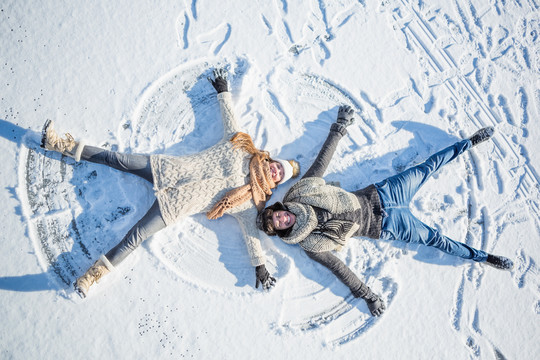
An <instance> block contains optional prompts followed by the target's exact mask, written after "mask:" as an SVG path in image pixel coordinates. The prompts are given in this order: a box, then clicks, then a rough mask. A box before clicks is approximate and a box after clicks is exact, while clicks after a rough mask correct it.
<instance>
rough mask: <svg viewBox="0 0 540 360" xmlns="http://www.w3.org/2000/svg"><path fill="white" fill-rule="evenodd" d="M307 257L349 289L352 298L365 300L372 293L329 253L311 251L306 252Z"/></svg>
mask: <svg viewBox="0 0 540 360" xmlns="http://www.w3.org/2000/svg"><path fill="white" fill-rule="evenodd" d="M306 254H307V256H309V257H310V258H311V259H312V260H315V261H316V262H318V263H319V264H321V265H323V266H324V267H326V268H327V269H329V270H330V271H332V273H333V274H334V275H336V277H337V278H338V279H339V280H340V281H341V282H342V283H344V284H345V285H347V287H348V288H349V289H351V292H352V294H353V295H354V297H360V298H365V297H369V296H370V295H371V294H372V292H371V289H370V288H369V287H368V286H367V285H366V284H364V283H363V282H362V281H361V280H360V279H359V278H358V276H356V275H355V273H353V272H352V270H351V269H350V268H349V267H348V266H347V265H345V264H344V263H343V261H341V260H340V259H339V258H338V257H337V256H335V255H334V254H332V253H331V252H330V251H325V252H320V253H315V252H311V251H306Z"/></svg>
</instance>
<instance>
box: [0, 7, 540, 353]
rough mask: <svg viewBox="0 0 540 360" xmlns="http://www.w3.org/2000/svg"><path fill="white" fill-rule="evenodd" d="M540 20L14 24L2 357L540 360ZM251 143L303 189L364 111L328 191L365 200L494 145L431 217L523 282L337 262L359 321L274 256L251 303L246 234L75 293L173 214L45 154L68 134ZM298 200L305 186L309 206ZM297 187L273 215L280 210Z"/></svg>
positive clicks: (441, 186) (446, 174)
mask: <svg viewBox="0 0 540 360" xmlns="http://www.w3.org/2000/svg"><path fill="white" fill-rule="evenodd" d="M539 9H540V2H539V1H538V0H519V1H517V0H516V1H509V0H490V1H480V0H468V1H457V0H453V1H444V0H435V1H431V2H424V1H421V0H420V1H413V0H379V1H376V2H369V1H365V0H333V1H330V0H318V1H316V0H308V1H287V0H271V1H246V0H244V1H234V2H233V1H230V2H224V1H216V0H199V1H197V0H192V1H188V0H183V1H180V0H175V1H170V0H163V1H159V2H157V1H127V0H119V1H104V0H101V1H99V0H98V1H91V2H84V4H82V3H80V2H74V1H45V0H44V1H39V2H36V1H15V0H4V1H3V2H2V3H1V4H0V19H1V21H0V41H1V42H0V48H1V49H2V51H1V55H0V59H1V61H0V74H1V82H2V88H3V90H2V94H1V99H0V149H1V150H0V153H1V155H0V161H1V162H2V166H1V168H0V175H1V176H0V179H1V180H0V181H1V183H2V187H3V188H4V191H3V192H2V197H1V199H0V201H1V202H2V203H3V204H4V205H3V206H2V207H1V209H0V216H1V217H2V222H1V234H2V240H1V241H0V264H1V266H0V319H1V325H0V359H94V358H102V359H133V358H141V359H154V358H160V359H168V358H175V359H178V358H196V359H216V358H217V359H283V358H288V359H299V358H303V359H304V358H313V359H334V358H335V359H349V358H367V359H413V358H414V359H433V358H436V359H467V358H469V359H538V358H539V357H540V341H538V339H539V338H540V265H539V263H540V245H539V241H538V238H539V233H540V223H539V213H540V192H539V187H538V180H539V175H538V168H539V167H540V143H538V142H537V140H534V139H538V138H539V136H540V134H539V132H540V124H539V122H538V120H535V119H538V116H539V114H540V90H539V88H540V39H539V36H540V11H539ZM223 65H225V66H228V68H229V70H230V72H231V89H232V95H233V101H234V105H235V110H236V113H237V115H238V118H239V122H240V125H241V127H242V128H243V129H244V130H245V131H247V132H248V133H249V134H251V135H252V136H253V137H254V138H255V142H256V144H257V145H258V146H260V147H261V148H265V149H267V150H269V151H270V152H271V154H272V155H273V156H279V157H281V158H295V159H297V160H298V161H299V162H300V163H301V165H302V166H303V168H304V170H305V169H306V168H307V167H308V166H309V165H310V163H311V162H312V161H313V159H314V157H315V155H316V153H317V151H318V149H319V147H320V146H321V145H322V142H323V141H324V139H325V137H326V135H327V131H328V129H329V127H330V124H331V123H332V122H333V121H334V120H335V117H336V113H337V108H338V106H339V105H340V104H350V105H352V106H353V107H354V108H355V109H356V111H357V116H356V123H355V124H354V125H353V126H352V127H351V128H350V132H349V135H348V136H347V137H346V138H345V139H343V140H342V142H341V144H340V146H339V148H338V151H337V154H336V155H335V157H334V159H333V161H332V163H331V165H330V168H329V170H328V174H327V179H328V180H332V181H339V182H340V183H341V185H342V186H343V187H344V188H346V189H348V190H355V189H358V188H361V187H364V186H367V185H369V184H371V183H373V182H375V181H378V180H381V179H383V178H385V177H387V176H389V175H393V174H395V173H397V172H398V171H401V170H403V169H405V168H407V167H409V166H411V165H414V164H416V163H418V162H421V161H422V160H424V159H425V158H426V157H427V156H428V155H430V154H431V153H434V152H435V151H437V150H439V149H441V148H443V147H445V146H447V145H449V144H451V143H452V142H454V141H456V140H457V139H461V138H463V137H466V136H468V135H470V134H472V133H473V132H474V131H475V130H476V129H478V128H480V127H483V126H486V125H493V126H495V128H496V130H497V132H496V135H495V137H494V139H493V141H490V142H488V143H486V144H482V145H481V146H479V147H477V148H475V149H473V150H472V151H470V152H468V153H466V154H465V155H463V156H461V157H460V158H459V159H458V160H456V161H455V162H453V163H452V164H449V165H448V166H446V167H445V168H444V169H442V171H440V173H438V174H437V175H436V176H434V178H433V179H431V180H430V181H429V182H428V183H427V184H426V185H425V187H424V188H423V189H422V190H421V191H420V193H419V194H418V196H417V197H416V198H415V199H414V201H413V203H412V204H411V207H412V208H413V211H414V212H415V214H417V215H418V216H419V217H420V218H421V219H422V220H424V221H425V222H427V223H429V224H432V225H434V226H436V227H437V228H438V229H440V230H441V231H442V232H444V233H445V234H447V235H449V236H451V237H453V238H455V239H457V240H461V241H465V242H467V243H468V244H470V245H472V246H475V247H478V248H482V249H484V250H486V251H488V252H494V253H497V254H502V255H506V256H509V257H511V258H512V259H513V260H514V261H515V268H514V270H513V271H512V272H503V271H498V270H495V269H493V268H490V267H486V266H483V265H480V264H476V263H472V262H469V261H464V260H461V259H457V258H454V257H451V256H448V255H445V254H443V253H441V252H438V251H437V250H434V249H430V248H426V247H421V246H412V245H405V244H403V243H398V242H393V243H392V242H387V241H386V242H385V241H372V240H366V239H352V240H351V241H350V243H349V244H348V246H347V247H346V248H345V249H344V250H343V251H342V252H341V253H339V256H340V257H341V258H342V259H343V260H344V261H345V262H346V263H347V264H348V265H349V266H351V267H352V269H353V270H354V271H355V272H356V273H357V274H358V275H359V276H360V277H361V278H363V279H365V281H366V282H367V283H368V284H369V285H370V286H371V287H372V288H373V289H374V290H375V291H376V292H378V293H380V294H382V295H383V296H384V297H385V298H386V299H387V301H388V302H389V304H388V309H387V311H386V312H385V314H384V315H383V316H382V317H381V318H379V319H375V318H373V317H370V316H369V315H368V313H367V307H366V306H365V304H364V302H363V301H362V300H357V299H354V298H352V296H351V295H350V293H349V291H348V290H347V288H346V287H345V286H344V285H342V284H341V283H339V281H337V279H335V278H334V277H333V275H331V274H329V273H328V272H327V271H326V270H325V269H323V268H321V267H320V266H318V265H316V264H314V263H312V262H311V261H310V260H309V259H308V258H307V257H306V256H305V255H304V254H303V253H302V251H301V250H300V249H299V248H298V247H295V246H287V245H285V244H284V243H282V242H281V241H280V240H279V239H278V238H268V237H266V236H263V237H262V242H263V247H264V250H265V252H266V255H267V258H268V267H269V269H270V271H271V272H272V273H273V274H274V275H275V276H276V277H277V279H278V282H277V286H276V288H274V289H272V290H271V291H270V292H268V293H265V292H261V291H257V290H255V289H254V287H253V285H254V283H255V279H254V271H253V269H252V267H251V266H250V264H249V261H248V256H247V252H246V250H245V248H244V243H243V240H242V238H241V233H240V230H239V228H238V226H237V224H236V222H235V220H234V219H232V218H230V217H225V218H224V219H221V220H218V221H212V222H210V221H208V220H206V219H205V218H204V216H195V217H192V218H186V219H185V220H182V221H181V222H179V223H178V224H177V225H176V226H173V227H170V228H167V229H165V230H164V231H162V232H160V233H158V234H157V235H155V236H154V237H153V238H151V239H149V240H148V241H146V242H145V243H144V244H143V245H142V246H141V247H140V248H139V249H137V251H136V252H135V253H134V254H133V255H132V256H130V257H129V258H128V259H127V260H126V261H125V262H124V263H122V264H121V265H120V266H119V267H118V269H117V271H115V272H114V273H113V274H111V275H108V276H107V277H106V278H105V279H103V281H101V282H100V284H98V285H97V286H96V287H95V288H93V289H92V292H91V296H90V297H89V298H88V299H86V300H79V299H78V298H77V297H75V296H73V293H72V292H71V290H70V286H69V283H70V282H72V281H73V280H74V279H75V278H76V277H77V276H79V275H81V274H82V273H83V272H84V271H85V270H86V268H87V267H88V266H90V265H91V264H92V262H93V261H94V260H95V259H97V257H98V256H99V255H100V254H101V253H103V252H105V251H107V250H108V249H110V248H111V247H112V246H113V245H115V244H116V243H117V242H118V241H119V239H120V238H121V237H122V236H123V234H124V233H125V232H126V231H127V230H128V229H129V228H130V227H131V226H132V225H133V224H134V223H135V222H136V221H137V219H138V218H140V217H141V216H142V215H143V214H144V213H145V212H146V210H147V209H148V207H149V206H150V204H151V203H152V201H153V194H152V189H151V187H150V186H149V185H148V184H146V183H145V182H144V181H143V180H140V179H138V178H136V177H134V176H130V175H126V174H122V173H119V172H117V171H113V170H110V169H108V168H105V167H102V166H97V165H94V164H88V163H84V162H81V163H75V162H74V161H73V160H72V159H66V158H61V157H60V156H59V154H52V153H49V152H44V151H43V150H41V149H39V147H38V141H39V132H40V130H41V127H42V125H43V123H44V121H45V119H47V118H51V119H54V120H55V122H56V127H57V128H58V129H59V130H60V131H69V132H70V133H71V134H73V135H74V136H75V137H76V138H79V139H85V140H86V141H87V142H88V143H90V144H95V145H98V146H103V147H106V148H111V149H115V150H121V151H127V152H139V153H170V154H187V153H194V152H198V151H200V150H202V149H204V148H207V147H209V146H211V145H212V144H214V143H215V142H216V141H218V139H220V137H221V132H222V125H221V121H220V117H219V111H218V105H217V101H216V98H215V94H214V90H213V89H212V87H211V86H210V84H209V83H208V82H207V81H206V79H205V78H206V76H208V75H209V74H210V69H211V68H213V67H215V66H223ZM290 185H291V184H290V183H289V184H288V186H290ZM288 186H284V187H282V188H280V189H279V190H278V191H277V192H276V193H275V194H274V196H273V198H272V199H271V202H273V201H275V200H279V199H280V198H281V197H282V196H283V195H284V193H285V191H286V190H287V188H288Z"/></svg>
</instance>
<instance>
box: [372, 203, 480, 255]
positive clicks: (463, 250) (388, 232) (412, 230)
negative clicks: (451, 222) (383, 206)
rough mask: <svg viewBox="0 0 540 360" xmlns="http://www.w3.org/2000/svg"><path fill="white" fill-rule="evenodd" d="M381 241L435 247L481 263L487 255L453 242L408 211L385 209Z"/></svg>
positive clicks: (403, 209)
mask: <svg viewBox="0 0 540 360" xmlns="http://www.w3.org/2000/svg"><path fill="white" fill-rule="evenodd" d="M381 238H382V239H385V240H401V241H405V242H408V243H418V244H424V245H427V246H432V247H435V248H437V249H439V250H441V251H444V252H445V253H447V254H450V255H454V256H459V257H461V258H464V259H471V260H474V261H479V262H483V261H486V259H487V253H486V252H485V251H483V250H477V249H475V248H472V247H470V246H469V245H467V244H463V243H460V242H458V241H454V240H452V239H450V238H448V237H446V236H444V235H443V234H441V233H440V232H439V231H437V230H435V229H433V228H431V227H429V226H427V225H426V224H424V223H423V222H421V221H420V220H418V219H417V218H416V217H415V216H414V215H413V214H412V213H411V211H410V210H409V209H405V208H396V209H387V210H386V216H385V217H384V218H383V224H382V235H381Z"/></svg>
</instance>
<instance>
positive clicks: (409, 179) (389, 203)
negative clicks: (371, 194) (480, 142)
mask: <svg viewBox="0 0 540 360" xmlns="http://www.w3.org/2000/svg"><path fill="white" fill-rule="evenodd" d="M470 147H471V141H470V140H469V139H465V140H462V141H460V142H457V143H455V144H454V145H451V146H449V147H447V148H446V149H443V150H441V151H439V152H438V153H436V154H434V155H431V156H430V157H429V158H428V159H427V160H426V161H424V162H423V163H422V164H419V165H416V166H413V167H412V168H410V169H407V170H405V171H403V172H402V173H399V174H397V175H394V176H392V177H389V178H388V179H385V180H383V181H381V182H379V183H377V184H375V186H376V187H377V191H378V193H379V196H380V199H381V202H382V205H383V206H384V208H391V207H402V206H404V207H407V208H408V206H409V202H410V201H411V199H412V197H413V196H414V194H416V192H417V191H418V189H420V187H422V185H423V184H424V183H425V182H426V180H427V179H429V177H431V175H433V174H434V173H435V172H436V171H437V170H439V169H440V168H441V167H442V166H443V165H445V164H447V163H449V162H450V161H452V160H454V159H455V158H456V157H458V156H459V155H460V154H462V153H463V152H464V151H466V150H468V149H469V148H470Z"/></svg>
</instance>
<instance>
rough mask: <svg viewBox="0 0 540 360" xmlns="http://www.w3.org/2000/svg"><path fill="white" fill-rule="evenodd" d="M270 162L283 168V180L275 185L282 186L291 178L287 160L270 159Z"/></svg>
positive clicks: (290, 169) (291, 170)
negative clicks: (274, 162) (272, 161)
mask: <svg viewBox="0 0 540 360" xmlns="http://www.w3.org/2000/svg"><path fill="white" fill-rule="evenodd" d="M272 160H274V161H276V162H278V163H280V164H281V166H283V178H282V179H281V181H280V182H278V183H277V185H279V184H283V183H284V182H285V181H287V180H289V179H290V178H292V176H293V167H292V165H291V164H290V163H289V162H288V161H287V160H281V159H272Z"/></svg>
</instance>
